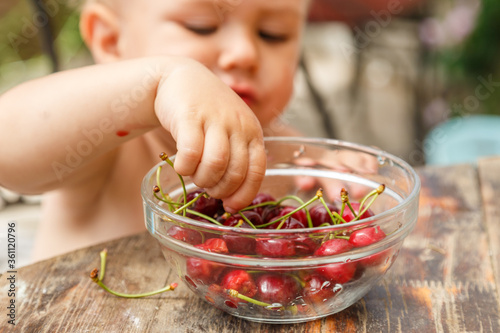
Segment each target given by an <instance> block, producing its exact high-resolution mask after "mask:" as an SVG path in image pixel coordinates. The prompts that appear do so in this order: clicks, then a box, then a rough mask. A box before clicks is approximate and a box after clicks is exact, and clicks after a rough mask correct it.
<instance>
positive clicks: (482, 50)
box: [443, 0, 500, 116]
mask: <svg viewBox="0 0 500 333" xmlns="http://www.w3.org/2000/svg"><path fill="white" fill-rule="evenodd" d="M443 59H444V62H445V68H446V69H447V71H446V73H447V81H448V83H447V85H448V87H449V91H450V92H451V93H450V94H449V95H451V96H452V99H453V101H452V102H455V103H456V102H460V101H462V102H463V99H464V98H467V95H471V94H472V95H474V94H477V92H476V88H477V87H478V85H480V84H481V82H482V79H484V80H486V81H489V82H494V83H495V84H497V85H498V86H493V87H494V88H496V89H494V90H493V91H491V94H490V95H489V96H488V98H484V99H481V106H480V107H479V108H478V109H477V113H486V114H500V1H499V0H482V4H481V9H480V12H479V14H478V17H477V21H476V25H475V28H474V30H473V31H472V32H471V34H470V35H469V36H468V38H467V39H466V40H465V41H464V42H463V43H461V44H460V45H459V46H457V47H455V48H452V49H449V50H446V51H445V52H443ZM480 78H482V79H480ZM490 88H491V87H490ZM452 112H453V113H452V116H461V114H459V112H457V110H455V109H453V108H452Z"/></svg>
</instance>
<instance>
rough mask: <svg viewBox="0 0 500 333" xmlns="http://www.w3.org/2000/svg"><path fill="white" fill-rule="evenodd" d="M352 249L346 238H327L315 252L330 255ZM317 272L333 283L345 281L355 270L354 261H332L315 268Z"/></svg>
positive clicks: (349, 278) (320, 254) (319, 254)
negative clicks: (332, 262)
mask: <svg viewBox="0 0 500 333" xmlns="http://www.w3.org/2000/svg"><path fill="white" fill-rule="evenodd" d="M351 249H352V245H351V244H350V243H349V241H347V240H346V239H342V238H334V239H330V240H327V241H326V242H324V243H323V245H321V246H320V247H319V248H318V249H317V250H316V251H315V252H314V255H316V256H330V255H335V254H339V253H344V252H347V251H349V250H351ZM317 272H318V273H320V274H321V275H322V276H324V277H325V278H327V279H328V280H330V281H332V282H335V283H340V284H342V283H346V282H348V281H350V280H351V279H352V278H353V276H354V273H355V272H356V263H354V262H349V263H334V264H328V265H324V266H321V267H318V268H317Z"/></svg>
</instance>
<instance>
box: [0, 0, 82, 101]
mask: <svg viewBox="0 0 500 333" xmlns="http://www.w3.org/2000/svg"><path fill="white" fill-rule="evenodd" d="M1 1H2V2H4V1H5V2H4V3H3V4H2V5H0V92H1V91H3V90H5V89H7V88H9V87H11V86H13V85H15V84H18V83H20V82H23V81H25V80H28V79H32V78H34V77H37V76H41V75H46V74H49V73H50V72H51V71H52V70H53V65H54V64H53V61H52V58H51V57H50V52H48V50H49V47H52V48H53V50H54V53H55V55H56V58H57V62H58V63H59V68H60V69H66V68H72V67H76V66H78V65H81V64H82V63H84V62H90V57H89V53H88V50H87V49H86V47H85V45H84V44H83V41H82V39H81V36H80V32H79V29H78V18H79V10H78V2H79V1H60V0H24V1H18V0H17V1H16V0H1ZM35 4H38V5H39V6H40V7H41V8H44V9H45V12H39V11H37V8H36V6H35ZM47 33H49V36H50V38H49V39H47ZM82 59H85V60H82Z"/></svg>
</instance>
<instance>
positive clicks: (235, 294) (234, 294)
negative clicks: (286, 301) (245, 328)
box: [226, 289, 285, 310]
mask: <svg viewBox="0 0 500 333" xmlns="http://www.w3.org/2000/svg"><path fill="white" fill-rule="evenodd" d="M226 293H227V294H228V295H229V296H231V297H236V298H239V299H241V300H244V301H247V302H249V303H252V304H255V305H258V306H262V307H265V308H268V309H276V310H277V309H284V308H285V307H284V306H279V307H278V306H275V307H273V304H269V303H265V302H261V301H258V300H256V299H254V298H251V297H248V296H245V295H243V294H240V293H239V292H238V291H237V290H234V289H226Z"/></svg>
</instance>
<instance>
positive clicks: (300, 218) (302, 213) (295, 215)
mask: <svg viewBox="0 0 500 333" xmlns="http://www.w3.org/2000/svg"><path fill="white" fill-rule="evenodd" d="M295 209H297V207H293V206H285V207H283V209H282V210H281V211H280V214H279V216H285V215H286V214H288V213H291V212H292V211H294V210H295ZM292 217H293V218H294V219H296V220H298V221H299V222H300V223H301V224H302V225H303V226H304V227H306V226H307V216H306V212H305V211H304V210H303V209H301V210H299V211H297V212H295V213H293V214H292Z"/></svg>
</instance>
